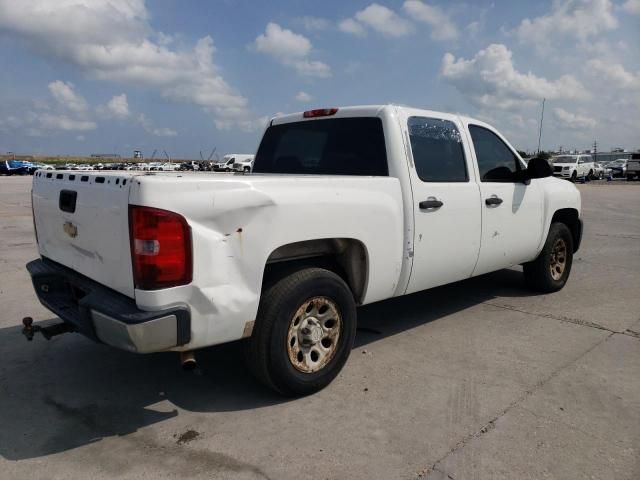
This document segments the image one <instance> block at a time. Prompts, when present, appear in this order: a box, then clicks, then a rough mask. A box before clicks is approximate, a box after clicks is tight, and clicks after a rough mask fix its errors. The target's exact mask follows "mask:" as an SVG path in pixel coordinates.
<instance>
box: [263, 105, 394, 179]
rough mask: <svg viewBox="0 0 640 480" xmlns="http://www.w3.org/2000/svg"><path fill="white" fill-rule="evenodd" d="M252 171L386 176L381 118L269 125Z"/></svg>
mask: <svg viewBox="0 0 640 480" xmlns="http://www.w3.org/2000/svg"><path fill="white" fill-rule="evenodd" d="M253 172H254V173H291V174H309V175H371V176H387V175H388V174H389V170H388V167H387V153H386V148H385V143H384V133H383V129H382V121H381V120H380V119H379V118H369V117H362V118H333V119H327V120H311V121H304V122H295V123H285V124H283V125H274V126H271V127H269V128H268V129H267V131H266V132H265V134H264V137H263V138H262V142H261V143H260V148H258V153H257V155H256V159H255V162H254V165H253Z"/></svg>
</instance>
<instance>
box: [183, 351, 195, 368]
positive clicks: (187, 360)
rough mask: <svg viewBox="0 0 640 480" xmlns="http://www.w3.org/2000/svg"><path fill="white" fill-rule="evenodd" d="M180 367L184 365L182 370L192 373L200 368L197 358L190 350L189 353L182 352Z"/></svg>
mask: <svg viewBox="0 0 640 480" xmlns="http://www.w3.org/2000/svg"><path fill="white" fill-rule="evenodd" d="M180 365H182V369H183V370H184V371H186V372H192V371H193V370H195V369H196V367H197V366H198V362H196V357H195V355H194V354H193V350H189V351H187V352H180Z"/></svg>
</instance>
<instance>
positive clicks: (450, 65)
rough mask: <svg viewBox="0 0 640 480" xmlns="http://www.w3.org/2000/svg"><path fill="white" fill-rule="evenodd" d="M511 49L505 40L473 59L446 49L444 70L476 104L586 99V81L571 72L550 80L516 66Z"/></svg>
mask: <svg viewBox="0 0 640 480" xmlns="http://www.w3.org/2000/svg"><path fill="white" fill-rule="evenodd" d="M511 57H512V53H511V51H510V50H509V49H508V48H507V47H506V46H504V45H502V44H492V45H489V46H488V47H487V48H486V49H484V50H480V51H479V52H478V53H477V54H476V55H475V56H474V57H473V58H472V59H470V60H465V59H464V58H459V59H456V58H455V57H454V56H453V55H452V54H451V53H446V54H445V55H444V57H443V59H442V68H441V71H440V74H441V75H442V77H443V78H444V79H445V80H446V81H447V82H449V83H450V84H452V85H454V86H455V87H456V88H457V89H458V90H459V91H460V92H461V93H462V94H463V95H466V96H467V97H469V99H470V100H471V101H473V102H474V103H475V104H476V105H482V106H488V107H492V108H501V109H512V108H518V107H519V106H521V105H523V104H529V105H530V104H533V103H535V102H537V101H540V100H542V99H543V98H547V99H561V98H562V99H586V98H588V93H587V92H586V90H585V88H584V87H583V85H582V84H581V83H580V82H579V81H578V80H576V79H575V78H574V77H572V76H571V75H563V76H561V77H559V78H558V79H557V80H547V79H546V78H543V77H538V76H536V75H534V74H533V73H531V72H528V73H521V72H519V71H517V70H516V68H515V66H514V64H513V61H512V58H511Z"/></svg>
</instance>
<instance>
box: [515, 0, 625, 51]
mask: <svg viewBox="0 0 640 480" xmlns="http://www.w3.org/2000/svg"><path fill="white" fill-rule="evenodd" d="M617 26H618V22H617V20H616V18H615V16H614V15H613V5H612V3H611V1H610V0H554V2H553V6H552V11H551V13H549V14H548V15H543V16H540V17H536V18H534V19H533V20H531V19H529V18H525V19H524V20H522V22H521V23H520V26H519V27H518V28H517V29H516V34H517V36H518V38H519V40H520V42H522V43H525V44H529V43H533V44H534V45H535V46H537V47H538V48H545V47H548V46H549V45H550V44H551V43H552V41H553V40H554V39H557V38H559V37H570V38H575V39H577V40H580V41H585V40H587V39H588V38H589V37H594V36H596V35H599V34H601V33H603V32H606V31H608V30H613V29H615V28H616V27H617Z"/></svg>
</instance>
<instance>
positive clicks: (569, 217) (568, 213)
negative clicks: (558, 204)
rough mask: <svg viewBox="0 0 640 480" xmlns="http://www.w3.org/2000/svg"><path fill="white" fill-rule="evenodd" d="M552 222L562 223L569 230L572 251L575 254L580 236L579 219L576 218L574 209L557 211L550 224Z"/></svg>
mask: <svg viewBox="0 0 640 480" xmlns="http://www.w3.org/2000/svg"><path fill="white" fill-rule="evenodd" d="M554 222H558V223H564V224H565V225H566V226H567V228H569V231H570V232H571V237H572V238H573V251H574V253H575V252H576V251H577V250H578V247H579V246H580V236H581V232H580V217H579V216H578V211H577V210H576V209H575V208H563V209H560V210H557V211H556V212H555V213H554V214H553V218H552V219H551V223H554Z"/></svg>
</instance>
